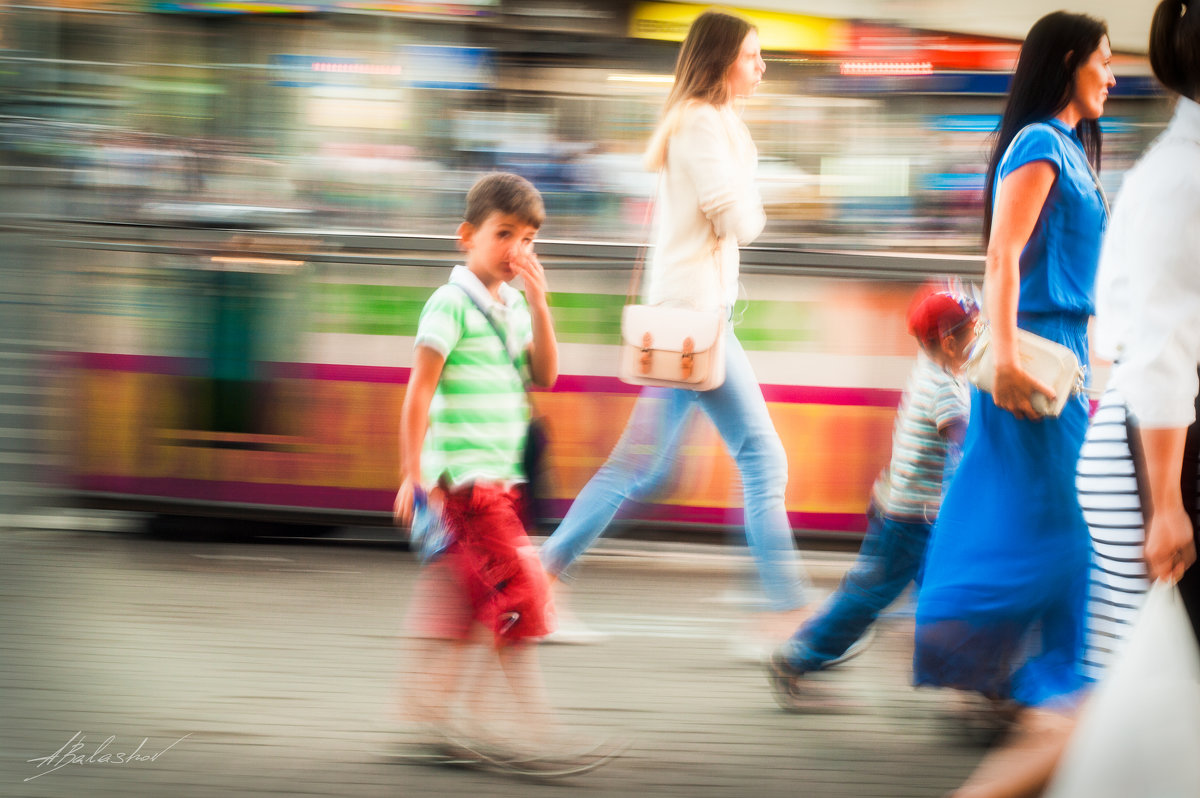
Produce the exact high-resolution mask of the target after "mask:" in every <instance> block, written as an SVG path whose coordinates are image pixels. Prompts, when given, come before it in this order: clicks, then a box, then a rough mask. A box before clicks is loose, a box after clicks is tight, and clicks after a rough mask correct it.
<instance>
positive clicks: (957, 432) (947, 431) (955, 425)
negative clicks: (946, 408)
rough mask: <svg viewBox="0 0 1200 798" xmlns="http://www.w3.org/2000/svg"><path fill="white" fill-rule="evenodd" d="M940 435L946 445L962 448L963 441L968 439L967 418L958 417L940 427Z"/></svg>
mask: <svg viewBox="0 0 1200 798" xmlns="http://www.w3.org/2000/svg"><path fill="white" fill-rule="evenodd" d="M938 434H939V435H941V436H942V440H944V441H946V443H950V444H953V445H955V446H962V443H963V439H964V438H966V437H967V417H966V416H957V417H955V418H952V419H950V420H949V421H947V422H946V423H945V424H943V425H942V426H940V427H938Z"/></svg>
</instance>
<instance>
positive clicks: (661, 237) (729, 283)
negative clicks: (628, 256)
mask: <svg viewBox="0 0 1200 798" xmlns="http://www.w3.org/2000/svg"><path fill="white" fill-rule="evenodd" d="M757 165H758V151H757V150H756V149H755V147H754V141H753V140H752V139H751V138H750V131H749V130H747V129H746V125H745V123H743V122H742V120H741V118H739V117H738V115H737V114H736V113H735V112H734V110H733V108H732V107H730V106H725V107H721V108H718V107H716V106H713V105H710V104H708V103H699V102H693V103H691V104H690V105H689V106H687V107H686V108H684V109H682V112H681V113H680V114H679V115H678V119H677V122H676V125H675V129H674V132H672V133H671V135H670V137H669V138H668V140H667V152H666V165H665V168H664V169H663V173H662V175H661V180H660V184H659V191H658V203H657V208H656V213H655V229H654V235H653V243H654V249H653V254H652V256H651V258H650V266H649V269H648V279H647V281H646V282H647V284H646V301H647V302H649V303H651V304H665V305H672V306H682V307H692V308H696V309H699V310H716V309H717V308H722V307H724V308H730V307H732V306H733V303H734V302H735V301H736V300H737V290H738V289H737V286H738V249H737V248H738V247H739V246H744V245H746V244H749V243H750V242H751V241H753V240H754V239H755V238H757V237H758V234H759V233H761V232H762V229H763V225H764V224H765V223H766V217H765V216H764V215H763V208H762V198H761V197H760V196H759V193H758V189H757V188H756V186H755V183H754V177H755V169H756V167H757Z"/></svg>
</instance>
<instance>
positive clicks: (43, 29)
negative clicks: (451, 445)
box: [0, 0, 1166, 251]
mask: <svg viewBox="0 0 1200 798" xmlns="http://www.w3.org/2000/svg"><path fill="white" fill-rule="evenodd" d="M748 5H750V6H752V7H748V8H743V9H740V10H742V11H743V12H744V13H746V14H747V15H749V16H750V17H751V18H752V19H753V20H754V21H755V22H756V23H757V25H758V26H759V29H760V32H761V35H762V41H763V49H764V51H765V56H766V59H767V64H768V67H767V73H766V80H765V83H764V85H763V87H762V89H761V91H760V93H759V95H758V96H757V97H755V98H754V99H753V100H751V101H750V102H748V103H747V104H746V106H745V111H744V113H745V118H746V121H747V122H748V123H749V125H750V127H751V129H752V131H753V133H754V135H755V138H756V141H757V142H758V144H759V149H760V155H761V156H762V188H763V194H764V197H765V200H766V203H767V205H768V216H769V218H770V225H769V228H768V231H767V235H766V238H765V239H764V240H765V241H768V242H777V243H794V244H803V245H804V246H807V247H818V248H837V249H862V248H871V249H888V250H894V249H896V248H901V249H918V250H922V251H930V250H937V251H975V250H976V249H977V248H978V230H979V215H980V214H979V202H980V199H979V194H980V188H981V186H982V177H981V173H982V168H983V164H984V162H985V150H986V138H987V136H988V134H989V133H990V132H991V131H992V129H993V128H994V127H995V124H996V122H997V116H996V114H997V112H998V109H999V97H1000V95H1001V94H1002V93H1003V92H1004V90H1005V86H1006V79H1007V77H1006V76H1007V74H1008V73H1009V71H1010V70H1011V68H1012V65H1013V62H1014V59H1015V57H1016V53H1017V48H1018V45H1019V37H1020V36H1021V35H1022V33H1023V31H1024V30H1026V29H1027V28H1028V26H1029V24H1030V23H1031V22H1032V21H1033V19H1035V18H1036V16H1038V15H1039V14H1040V13H1041V10H1040V9H1035V8H1034V6H1037V5H1038V4H1037V3H1033V2H1029V1H1028V0H1019V1H1018V2H1014V3H1007V4H1005V8H1004V9H1002V10H999V11H998V10H996V9H995V8H993V7H992V6H990V5H987V6H986V10H985V4H983V3H979V2H972V3H958V2H941V1H940V0H924V1H923V2H922V1H921V0H907V1H898V0H857V2H829V1H828V0H809V2H782V0H775V1H774V2H765V1H760V2H759V3H755V4H748ZM1092 5H1096V4H1095V3H1093V4H1092ZM1133 5H1136V4H1120V3H1103V4H1100V6H1101V7H1097V8H1094V9H1082V10H1091V11H1092V12H1093V13H1098V14H1100V15H1105V14H1107V15H1108V16H1109V17H1110V23H1111V25H1112V28H1113V43H1114V48H1115V49H1117V50H1118V51H1119V52H1118V55H1117V57H1116V59H1115V62H1114V66H1115V69H1116V71H1117V74H1118V84H1117V87H1116V90H1115V91H1114V93H1113V99H1112V100H1111V101H1110V105H1109V110H1108V115H1107V118H1106V119H1105V129H1106V132H1107V133H1108V137H1107V139H1106V142H1105V144H1106V146H1105V155H1106V164H1105V166H1106V178H1105V179H1106V182H1108V183H1109V184H1110V186H1109V187H1110V188H1114V189H1115V188H1116V187H1117V186H1119V182H1120V176H1121V173H1122V172H1123V170H1124V168H1125V167H1126V166H1127V165H1128V164H1129V163H1130V161H1131V160H1132V159H1133V157H1135V156H1136V154H1137V153H1139V152H1140V151H1141V150H1142V148H1143V147H1144V145H1145V144H1146V143H1147V141H1148V140H1149V139H1150V138H1151V137H1152V136H1153V134H1154V133H1155V132H1156V130H1157V129H1158V128H1159V126H1160V124H1161V123H1162V121H1163V119H1164V116H1165V114H1166V108H1165V102H1164V101H1163V100H1162V98H1161V97H1160V96H1159V95H1157V94H1156V93H1155V92H1154V90H1153V88H1152V86H1153V81H1152V79H1151V78H1150V77H1149V75H1148V69H1147V66H1146V60H1145V57H1144V50H1145V39H1146V35H1147V34H1146V32H1147V30H1148V24H1149V22H1148V20H1149V11H1148V10H1144V9H1133V7H1132V6H1133ZM703 7H704V6H703V5H696V4H687V3H668V2H620V1H618V2H604V1H602V0H571V1H570V2H565V1H564V0H462V1H461V2H383V1H380V2H375V1H373V0H308V1H307V2H303V1H302V2H293V1H292V0H281V1H280V2H240V0H193V1H190V2H187V1H180V2H170V1H167V0H162V1H160V0H30V2H17V3H10V4H8V5H7V6H5V7H4V10H3V12H2V13H0V48H2V49H0V61H2V63H3V70H2V77H0V80H2V83H0V158H2V159H3V160H2V162H0V165H2V166H3V173H2V179H3V181H4V185H5V187H6V188H7V189H8V190H6V191H5V197H6V200H5V203H6V205H7V207H6V208H4V210H7V211H10V212H11V211H18V212H32V213H40V214H44V215H47V216H51V217H67V218H76V219H84V218H86V219H106V220H111V221H117V220H121V221H136V222H146V223H158V224H182V225H212V226H243V227H280V226H288V227H297V226H299V227H307V228H321V229H329V228H354V229H373V230H383V231H390V232H412V233H427V232H438V233H444V232H449V227H448V226H447V216H449V217H450V218H451V219H452V218H453V217H454V215H455V214H456V213H457V209H458V200H459V198H460V197H461V195H462V192H463V191H464V190H465V187H466V186H468V185H469V184H470V183H471V181H472V180H473V178H474V176H475V175H476V174H477V173H478V172H479V171H481V170H488V169H507V170H513V171H517V172H520V173H522V174H524V175H526V176H527V177H529V178H530V179H532V180H533V181H534V182H535V183H536V184H537V185H538V186H539V188H541V189H542V190H543V191H544V192H546V194H547V195H548V199H549V206H550V223H549V225H548V226H547V229H546V230H545V231H544V235H545V236H546V237H551V238H588V239H595V238H600V239H616V240H635V239H637V238H639V237H641V236H642V231H641V223H642V219H643V213H642V211H643V206H644V202H645V199H646V197H647V196H648V195H649V193H650V191H651V188H652V184H653V177H652V176H650V175H647V174H646V173H644V172H643V171H642V169H641V167H640V161H639V156H640V153H641V150H642V148H643V146H644V143H645V141H646V138H647V135H648V131H649V129H650V127H651V125H652V124H653V123H654V121H655V119H656V117H657V114H658V111H659V109H660V107H661V103H662V100H663V98H664V96H665V93H666V91H667V90H668V88H669V76H670V73H671V70H672V66H673V62H674V57H675V54H676V52H677V49H678V41H679V40H680V39H681V38H682V36H683V33H684V31H685V30H686V28H687V25H688V23H689V22H690V20H691V19H692V18H694V16H695V15H696V14H697V13H699V11H700V10H702V8H703ZM785 9H787V10H785ZM797 10H804V11H805V13H796V11H797ZM1142 17H1145V19H1142ZM13 189H20V190H13Z"/></svg>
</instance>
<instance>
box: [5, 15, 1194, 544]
mask: <svg viewBox="0 0 1200 798" xmlns="http://www.w3.org/2000/svg"><path fill="white" fill-rule="evenodd" d="M1040 5H1042V4H1040V3H1039V2H1035V0H1009V2H1007V3H1005V4H1004V5H1003V8H996V7H994V5H993V4H990V3H984V2H982V0H970V1H969V2H964V1H963V0H786V1H785V0H759V1H758V2H755V3H747V4H746V5H745V6H739V7H735V8H736V10H739V11H741V13H743V14H745V15H746V16H748V17H750V19H751V20H752V21H753V22H754V23H755V24H756V25H757V27H758V29H759V32H760V38H761V40H762V45H763V50H764V56H765V58H766V61H767V72H766V76H765V81H764V83H763V84H762V86H761V87H760V91H759V93H758V95H757V96H756V97H754V98H753V99H751V100H749V101H746V102H745V103H744V104H743V106H742V113H743V114H744V118H745V120H746V122H747V123H748V125H749V126H750V128H751V131H752V133H753V135H754V138H755V141H756V142H757V145H758V148H759V155H760V170H759V178H760V187H761V190H762V194H763V197H764V200H765V203H766V205H767V216H768V225H767V229H766V231H765V233H764V235H763V236H762V237H761V238H760V239H759V241H757V242H756V246H755V248H754V249H751V250H748V251H746V252H745V253H744V255H743V261H742V273H743V283H744V285H745V287H746V299H745V301H743V302H740V303H739V307H738V309H737V314H738V319H739V328H738V335H739V339H740V340H741V341H742V342H743V344H744V345H745V347H746V349H747V351H748V352H749V353H750V357H751V359H752V362H753V364H754V368H755V372H756V374H757V376H758V378H759V380H760V382H761V383H763V385H764V393H765V394H766V396H767V400H768V403H769V406H770V409H771V412H772V416H773V418H774V420H775V423H776V426H777V428H778V429H779V430H780V433H781V435H782V437H783V440H784V444H785V446H786V448H787V450H788V452H789V456H790V457H792V458H793V460H794V463H793V466H794V468H793V473H794V474H795V475H796V476H795V477H794V478H793V479H792V480H791V482H790V483H789V488H788V495H787V502H788V510H789V513H790V514H791V518H792V523H793V526H794V527H795V528H796V529H798V530H810V531H815V532H818V533H821V534H833V535H843V536H844V535H847V534H849V535H851V536H853V535H855V534H857V533H860V532H861V530H862V524H863V514H862V513H863V510H864V508H865V504H866V500H867V497H868V495H869V488H870V485H871V481H872V480H873V479H874V477H875V475H876V474H877V473H878V471H879V469H880V468H881V467H882V466H883V465H884V464H885V463H886V460H887V455H888V449H889V443H890V431H891V424H892V419H893V417H894V412H895V407H896V403H897V402H898V401H899V397H900V390H901V388H902V387H903V384H904V380H905V378H906V375H907V374H908V373H909V370H910V368H911V363H912V357H913V356H914V354H915V344H913V342H912V340H911V338H910V337H909V336H908V335H907V334H906V332H905V328H904V313H905V310H906V307H907V304H908V301H909V298H910V297H911V295H912V292H913V289H914V287H915V285H916V284H917V283H919V282H921V281H923V280H925V279H927V278H928V277H929V276H930V275H932V274H940V275H958V276H964V277H967V278H968V279H973V278H977V277H978V276H979V274H980V272H981V269H982V264H981V259H980V253H981V251H982V246H981V241H980V229H981V226H980V217H981V201H982V197H981V194H982V187H983V171H984V167H985V164H986V161H987V155H988V137H989V135H990V134H991V132H992V131H993V130H994V129H995V127H996V125H997V124H998V121H999V118H998V114H999V112H1000V109H1001V105H1002V97H1003V94H1004V92H1005V91H1006V88H1007V83H1008V76H1009V74H1010V73H1011V70H1012V67H1013V65H1014V62H1015V59H1016V57H1017V52H1018V48H1019V45H1020V37H1021V36H1022V35H1023V34H1024V32H1025V31H1026V30H1027V29H1028V27H1029V26H1030V25H1031V24H1032V23H1033V21H1034V20H1035V19H1036V18H1037V17H1039V16H1040V15H1041V14H1042V13H1044V11H1045V9H1044V8H1041V7H1039V6H1040ZM1135 5H1138V4H1125V3H1117V2H1111V1H1107V2H1103V3H1100V2H1092V3H1089V4H1087V7H1084V8H1077V9H1076V10H1083V11H1090V12H1092V13H1095V14H1098V15H1101V16H1107V17H1108V19H1109V22H1110V27H1111V31H1112V41H1113V45H1114V49H1115V50H1116V51H1117V53H1116V56H1115V58H1114V68H1115V71H1116V73H1117V86H1116V89H1115V91H1113V92H1112V94H1111V96H1110V99H1109V102H1108V107H1107V113H1106V116H1105V118H1104V119H1103V121H1102V126H1103V128H1104V131H1105V139H1104V164H1103V171H1102V174H1103V179H1104V181H1105V183H1106V184H1107V187H1108V188H1109V190H1110V193H1115V192H1116V191H1117V190H1118V189H1119V187H1120V183H1121V179H1122V176H1123V174H1124V172H1125V170H1126V169H1127V168H1128V167H1129V166H1130V165H1131V164H1132V163H1133V161H1134V160H1135V159H1136V157H1137V156H1138V155H1139V154H1140V153H1141V152H1142V151H1143V149H1144V148H1145V146H1146V145H1147V143H1148V142H1149V141H1150V140H1151V139H1152V138H1153V137H1154V135H1155V134H1156V133H1157V132H1158V131H1159V130H1160V129H1161V128H1162V126H1163V124H1164V123H1165V120H1166V119H1167V118H1168V116H1169V113H1170V107H1169V99H1168V98H1166V97H1165V96H1163V95H1162V94H1160V93H1159V92H1158V91H1157V90H1156V88H1155V85H1154V81H1153V79H1152V77H1151V76H1150V74H1149V69H1148V65H1147V61H1146V57H1145V41H1146V39H1147V36H1148V28H1149V17H1150V9H1149V8H1134V6H1135ZM704 8H705V6H704V5H702V4H692V3H669V2H630V1H629V0H622V1H619V2H605V1H603V0H459V1H458V2H421V1H420V0H397V1H394V2H393V1H392V0H307V1H304V0H262V1H261V2H259V1H258V0H177V1H171V0H24V1H23V2H22V1H19V2H10V3H7V4H5V5H3V6H0V252H2V254H0V266H2V267H3V272H2V276H0V279H2V280H3V283H2V285H3V288H0V302H2V309H3V312H2V313H0V342H2V344H0V499H5V500H7V499H14V502H13V503H12V504H10V505H9V506H18V507H21V506H29V503H30V499H31V498H32V499H33V500H34V501H40V502H42V503H43V504H45V503H55V502H58V501H61V500H67V499H76V500H83V501H86V502H89V503H99V504H106V505H109V506H114V505H115V506H118V507H123V508H130V507H136V508H145V509H150V510H155V511H159V512H162V511H172V512H201V513H211V514H224V515H234V516H248V515H263V514H265V515H269V516H272V517H299V518H301V519H302V520H305V521H310V522H311V521H314V520H317V521H320V520H322V519H325V518H327V517H329V514H332V515H333V516H337V517H338V518H341V517H344V516H353V517H356V518H364V517H366V518H370V519H372V520H375V521H380V522H385V523H386V522H388V521H389V520H390V513H389V508H390V506H391V497H392V495H393V493H394V491H395V487H396V481H397V463H396V456H397V455H396V447H395V445H394V440H395V434H396V428H397V427H396V425H397V414H398V409H399V406H400V401H401V399H402V396H403V389H404V384H405V382H406V380H407V376H408V366H409V353H410V352H411V350H412V337H411V336H412V335H413V333H414V331H415V325H416V320H417V314H418V313H419V311H420V308H421V306H422V304H423V303H424V301H425V300H426V299H427V298H428V296H429V294H430V293H431V292H432V290H433V289H434V287H435V286H437V285H438V284H440V283H442V282H444V280H445V277H446V271H447V267H448V266H449V265H450V264H451V263H453V262H454V260H455V258H456V257H457V254H456V252H455V249H454V242H453V240H452V238H451V236H452V234H453V232H454V229H455V227H456V225H457V220H458V218H459V214H460V213H461V208H462V201H463V197H464V194H465V192H466V190H467V188H468V187H469V186H470V185H471V184H472V182H473V181H474V180H475V179H476V178H477V177H478V176H479V174H480V173H482V172H486V171H490V170H496V169H503V170H510V171H515V172H519V173H521V174H523V175H525V176H526V177H528V178H529V179H530V180H532V181H533V182H534V183H535V184H536V185H537V186H538V187H539V188H540V189H541V190H542V192H543V193H544V196H545V197H546V201H547V209H548V212H549V213H548V221H547V223H546V225H545V227H544V229H543V230H542V236H541V237H542V239H543V241H542V242H541V243H539V245H538V246H539V252H540V253H541V255H542V258H543V260H544V261H545V262H546V263H547V265H548V267H549V268H551V269H552V272H553V273H552V275H551V284H552V288H553V294H552V296H551V302H552V308H553V312H554V316H555V321H556V328H557V332H558V337H559V341H560V343H561V350H562V376H561V377H560V379H559V383H558V385H557V387H556V389H555V391H554V392H552V393H544V394H539V395H538V396H537V403H538V405H539V409H540V410H541V411H542V412H544V413H546V414H547V415H548V417H550V418H551V420H552V422H553V426H554V437H553V446H552V449H551V459H552V463H553V465H554V468H555V474H556V483H555V488H554V496H553V499H554V501H555V502H557V504H556V506H557V508H558V509H557V511H556V512H559V513H561V512H562V511H563V510H564V509H565V507H566V506H567V505H569V503H570V501H571V499H573V498H574V496H575V494H576V492H577V491H578V489H579V487H580V486H582V485H583V484H584V482H585V481H586V479H587V478H588V477H589V476H590V475H591V473H592V472H593V471H594V470H595V468H597V467H598V466H599V464H600V462H602V461H603V458H604V456H605V455H606V454H607V453H608V451H609V450H610V449H611V447H612V445H613V443H614V442H615V440H616V438H617V436H618V435H619V433H620V431H621V429H622V426H623V420H624V418H625V416H626V415H627V413H628V408H629V406H630V404H631V402H632V398H633V394H632V393H631V389H630V388H629V386H625V385H623V384H621V383H620V382H619V381H618V380H617V378H616V374H615V365H616V362H617V358H616V345H617V343H618V342H619V319H620V307H621V304H622V303H623V301H624V297H625V292H626V289H627V286H628V282H629V270H630V267H631V266H632V264H633V262H634V261H635V260H636V259H637V257H638V253H639V246H638V242H642V241H645V240H646V238H647V230H646V217H647V208H648V204H649V202H650V198H651V196H652V193H653V185H654V179H655V178H654V176H653V175H651V174H648V173H646V172H645V171H644V170H643V169H642V167H641V153H642V150H643V147H644V146H645V143H646V140H647V138H648V136H649V133H650V130H651V128H652V126H653V125H654V123H655V121H656V119H657V117H658V114H659V112H660V110H661V107H662V103H663V100H664V99H665V97H666V94H667V92H668V90H669V87H670V80H671V73H672V70H673V65H674V60H675V57H676V54H677V52H678V47H679V41H681V40H682V38H683V36H684V34H685V32H686V30H687V27H688V25H689V24H690V22H691V20H692V19H694V18H695V17H696V16H697V15H698V14H699V13H701V11H703V9H704ZM686 451H687V452H688V453H689V456H688V458H686V463H685V466H684V469H683V471H682V473H681V474H679V475H678V478H677V480H676V484H675V486H674V489H673V492H672V493H671V494H670V495H669V496H667V497H665V498H664V499H663V500H662V502H661V503H659V504H657V505H654V506H647V507H643V508H639V510H638V512H639V513H640V514H641V515H640V517H641V518H642V520H646V521H650V522H653V523H655V524H659V525H662V524H667V523H687V524H693V523H694V524H699V525H709V526H731V527H733V526H736V525H737V524H738V518H737V514H736V513H737V511H736V508H737V507H738V505H739V502H738V500H737V499H736V486H735V482H736V477H735V475H734V474H733V472H732V467H731V463H730V462H729V459H728V457H727V456H726V454H725V452H724V449H723V447H722V445H721V443H720V441H719V440H718V439H717V438H716V436H715V434H713V433H712V431H711V429H708V428H698V429H697V430H696V431H695V433H694V435H693V439H692V440H691V441H690V442H689V446H688V447H687V448H686ZM64 494H66V495H64Z"/></svg>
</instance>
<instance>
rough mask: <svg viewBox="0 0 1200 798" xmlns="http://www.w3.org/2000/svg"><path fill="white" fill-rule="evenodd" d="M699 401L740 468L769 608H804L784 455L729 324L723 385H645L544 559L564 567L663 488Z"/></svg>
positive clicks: (750, 536)
mask: <svg viewBox="0 0 1200 798" xmlns="http://www.w3.org/2000/svg"><path fill="white" fill-rule="evenodd" d="M697 406H699V407H700V408H701V409H702V410H704V412H705V413H706V414H707V415H708V417H709V418H710V419H712V422H713V424H714V425H715V426H716V428H717V431H718V432H719V433H720V435H721V438H722V440H723V441H724V442H725V446H726V448H727V449H728V450H729V453H730V455H732V456H733V459H734V462H735V463H736V464H737V468H738V471H739V472H740V474H741V477H742V488H743V504H744V507H745V526H746V540H747V542H748V543H749V545H750V551H751V553H752V554H753V555H754V559H755V562H756V564H757V566H758V574H759V579H760V580H761V582H762V587H763V592H764V593H765V594H766V598H767V603H768V605H769V607H770V608H771V609H773V610H788V609H794V608H796V607H800V606H803V605H804V603H805V595H804V585H803V583H802V581H801V578H800V575H799V558H798V557H797V556H796V546H795V541H794V540H793V538H792V528H791V525H790V523H789V522H788V517H787V509H786V507H785V506H784V489H785V488H786V487H787V454H786V453H785V452H784V450H783V444H782V443H781V442H780V440H779V434H778V433H777V432H776V431H775V426H774V425H773V424H772V423H771V417H770V416H769V415H768V414H767V403H766V400H765V399H763V395H762V390H761V389H760V388H759V386H758V381H757V379H756V378H755V376H754V372H753V370H751V368H750V361H749V359H748V358H747V357H746V352H745V350H743V349H742V345H741V343H739V342H738V340H737V337H736V336H735V335H734V334H733V331H732V330H730V331H728V332H727V338H726V340H725V382H724V384H722V385H721V387H719V388H716V389H714V390H711V391H686V390H678V389H672V388H647V389H645V390H643V391H642V394H641V396H639V397H638V400H637V403H636V404H635V405H634V408H633V414H632V415H631V416H630V419H629V423H628V424H627V425H626V427H625V432H624V433H623V434H622V436H621V440H620V441H619V442H618V443H617V445H616V448H614V449H613V452H612V454H611V455H609V457H608V460H607V461H606V462H605V463H604V465H603V466H601V467H600V470H599V471H597V472H596V474H595V475H594V476H593V477H592V478H591V480H589V481H588V484H587V485H585V486H584V488H583V490H582V491H580V493H579V496H577V497H576V498H575V501H574V503H572V505H571V509H570V510H568V511H567V517H566V518H564V519H563V521H562V523H561V524H560V525H559V527H558V529H556V530H555V531H554V534H553V535H551V536H550V538H549V539H547V540H546V542H545V544H544V545H543V546H542V550H541V557H542V564H543V565H544V566H545V567H546V570H547V571H548V572H550V573H551V574H559V573H561V572H562V571H563V570H564V569H565V568H567V566H569V565H570V564H571V563H572V562H573V561H574V560H575V559H576V558H577V557H578V556H579V555H581V554H583V552H584V551H586V550H587V548H588V547H589V546H590V545H591V544H592V542H593V541H594V540H596V538H598V537H600V535H601V534H603V533H604V530H605V529H606V528H607V527H608V525H609V524H610V523H611V522H612V520H613V518H614V517H615V516H616V514H617V511H618V510H620V508H621V505H622V504H624V503H625V500H626V499H635V500H640V499H644V498H647V497H649V496H651V495H653V493H654V492H655V491H656V490H657V489H658V488H659V487H661V485H662V484H663V483H664V481H665V480H666V478H667V477H669V476H670V475H671V473H672V471H673V466H674V465H675V462H676V460H677V459H678V456H679V442H680V439H681V438H682V437H683V433H684V431H685V429H686V427H687V422H688V419H689V418H690V416H691V415H692V413H693V412H694V410H695V408H696V407H697Z"/></svg>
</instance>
